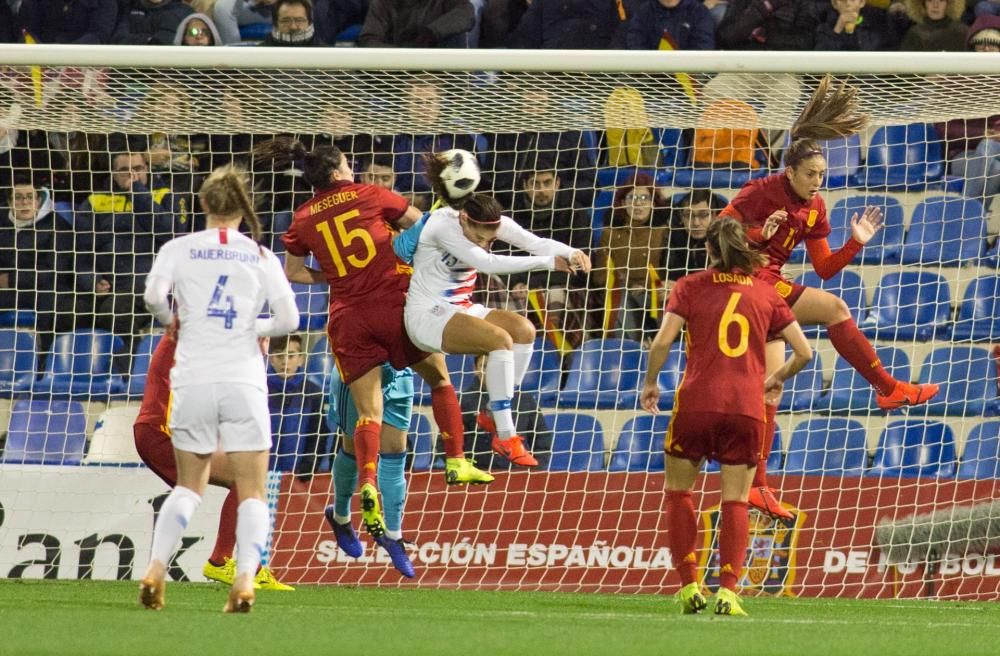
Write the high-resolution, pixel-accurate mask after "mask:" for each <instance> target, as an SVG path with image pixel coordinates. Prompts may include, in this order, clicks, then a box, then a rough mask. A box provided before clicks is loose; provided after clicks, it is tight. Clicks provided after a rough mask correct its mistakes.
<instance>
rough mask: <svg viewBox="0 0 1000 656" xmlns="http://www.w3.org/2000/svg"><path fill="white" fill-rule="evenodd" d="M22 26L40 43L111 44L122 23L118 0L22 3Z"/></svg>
mask: <svg viewBox="0 0 1000 656" xmlns="http://www.w3.org/2000/svg"><path fill="white" fill-rule="evenodd" d="M17 18H18V22H19V23H20V24H21V26H22V27H23V28H24V30H25V31H27V32H28V34H30V35H31V36H32V37H33V38H34V39H35V40H37V41H38V42H40V43H87V44H104V43H110V42H111V35H112V34H113V32H114V30H115V23H117V21H118V2H117V0H90V1H89V2H66V0H22V2H21V8H20V10H19V11H18V14H17Z"/></svg>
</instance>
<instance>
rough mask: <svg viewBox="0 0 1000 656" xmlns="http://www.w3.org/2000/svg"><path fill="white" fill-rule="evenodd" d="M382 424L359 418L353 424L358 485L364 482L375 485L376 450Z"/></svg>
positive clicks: (378, 445)
mask: <svg viewBox="0 0 1000 656" xmlns="http://www.w3.org/2000/svg"><path fill="white" fill-rule="evenodd" d="M381 434H382V424H381V423H379V422H377V421H372V420H370V419H359V420H358V423H357V424H355V425H354V457H355V458H357V461H358V487H359V488H360V487H361V486H362V485H364V484H365V483H371V484H372V485H375V484H376V483H375V479H376V471H377V469H378V450H379V447H380V446H381V445H380V444H379V442H380V437H381Z"/></svg>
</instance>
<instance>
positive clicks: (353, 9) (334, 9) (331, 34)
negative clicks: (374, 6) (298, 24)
mask: <svg viewBox="0 0 1000 656" xmlns="http://www.w3.org/2000/svg"><path fill="white" fill-rule="evenodd" d="M367 15H368V0H329V2H322V1H320V2H317V3H316V7H315V11H314V21H313V22H314V23H315V25H316V31H317V32H318V34H319V38H320V39H322V40H323V42H324V43H331V44H333V43H337V37H338V35H339V34H340V33H341V32H343V31H344V30H345V29H347V28H348V27H350V26H352V25H359V26H360V25H361V24H362V23H364V22H365V16H367Z"/></svg>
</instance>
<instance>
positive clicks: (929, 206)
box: [899, 196, 986, 266]
mask: <svg viewBox="0 0 1000 656" xmlns="http://www.w3.org/2000/svg"><path fill="white" fill-rule="evenodd" d="M985 240H986V221H985V219H984V218H983V205H982V203H980V202H979V201H978V200H975V199H973V198H961V197H959V196H933V197H931V198H926V199H924V200H923V201H921V202H920V203H919V204H918V205H917V206H916V207H915V208H914V209H913V217H912V218H911V220H910V229H909V231H907V233H906V238H905V239H904V240H903V249H902V251H900V257H899V261H900V262H902V263H903V264H943V265H946V266H963V265H966V264H974V263H976V262H978V261H979V256H980V255H982V254H983V247H984V246H985V243H986V242H985Z"/></svg>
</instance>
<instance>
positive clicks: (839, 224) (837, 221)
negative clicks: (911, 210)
mask: <svg viewBox="0 0 1000 656" xmlns="http://www.w3.org/2000/svg"><path fill="white" fill-rule="evenodd" d="M870 205H871V206H875V207H880V208H882V221H883V223H882V229H881V230H879V231H878V232H877V233H875V236H874V237H872V239H871V241H869V242H868V243H867V244H865V247H864V248H862V249H861V252H860V253H859V254H858V255H856V256H855V257H854V263H855V264H857V263H864V264H891V263H894V262H898V261H899V252H900V250H902V248H903V234H904V230H903V222H904V218H905V217H904V214H903V206H902V205H901V204H900V203H899V201H898V200H896V199H895V198H893V197H892V196H882V195H865V196H848V197H847V198H841V199H840V200H838V201H837V202H836V203H835V204H834V206H833V209H831V210H830V236H829V237H827V241H828V242H829V243H830V248H831V249H832V250H834V251H837V250H840V249H841V247H843V245H844V244H846V243H847V240H848V239H850V238H851V217H853V216H854V214H855V213H857V214H858V216H861V215H862V214H863V213H864V211H865V208H866V207H868V206H870Z"/></svg>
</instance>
